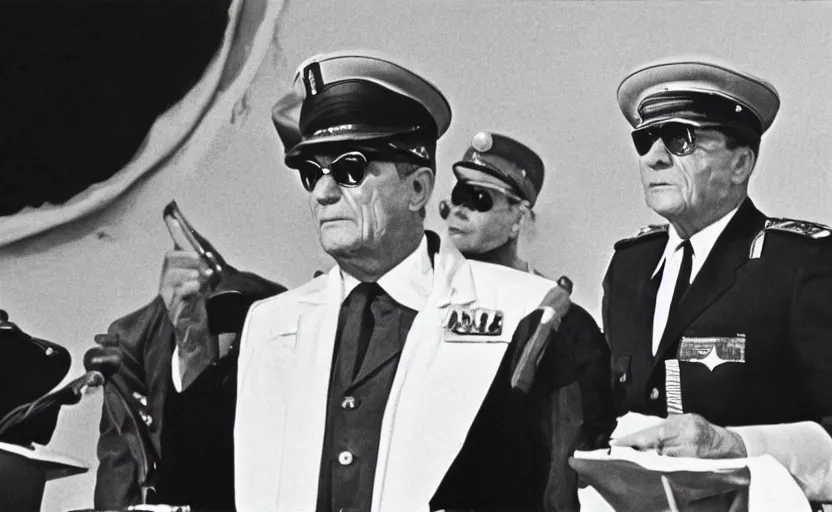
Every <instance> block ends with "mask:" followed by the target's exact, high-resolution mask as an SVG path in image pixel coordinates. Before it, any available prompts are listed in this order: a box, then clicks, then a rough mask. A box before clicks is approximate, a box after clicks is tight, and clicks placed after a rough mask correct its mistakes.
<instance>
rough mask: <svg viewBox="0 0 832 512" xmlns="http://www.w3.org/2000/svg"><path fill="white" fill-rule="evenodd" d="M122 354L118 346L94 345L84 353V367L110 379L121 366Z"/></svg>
mask: <svg viewBox="0 0 832 512" xmlns="http://www.w3.org/2000/svg"><path fill="white" fill-rule="evenodd" d="M121 363H122V355H121V351H120V350H119V349H118V348H116V347H106V346H103V347H93V348H91V349H89V350H87V352H86V353H85V354H84V369H85V370H87V371H88V372H96V373H98V374H99V375H101V377H102V378H103V379H105V380H106V379H109V378H110V377H111V376H112V375H113V374H114V373H116V372H117V371H118V370H119V368H121Z"/></svg>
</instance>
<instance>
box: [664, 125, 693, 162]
mask: <svg viewBox="0 0 832 512" xmlns="http://www.w3.org/2000/svg"><path fill="white" fill-rule="evenodd" d="M695 140H696V139H695V137H694V135H693V128H692V127H690V126H688V125H684V124H679V123H667V124H666V125H664V126H662V142H664V145H665V147H666V148H667V150H668V151H670V152H671V153H673V154H674V155H676V156H685V155H689V154H691V153H693V147H694V142H695Z"/></svg>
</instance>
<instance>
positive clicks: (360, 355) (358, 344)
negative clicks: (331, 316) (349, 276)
mask: <svg viewBox="0 0 832 512" xmlns="http://www.w3.org/2000/svg"><path fill="white" fill-rule="evenodd" d="M381 293H383V290H382V289H381V287H380V286H379V285H378V284H377V283H361V284H359V285H358V286H356V287H355V288H354V289H353V290H352V291H351V292H350V294H349V295H348V296H347V298H346V300H344V304H343V305H342V306H341V307H342V310H341V314H342V315H344V328H343V330H342V331H341V343H350V342H352V343H355V365H354V366H353V374H352V377H355V375H357V374H358V370H359V369H361V363H362V362H364V356H365V355H366V354H367V347H368V346H369V345H370V338H371V337H372V334H373V328H374V327H375V320H374V319H373V312H372V309H371V306H372V305H373V301H375V300H376V298H377V297H378V296H379V294H381Z"/></svg>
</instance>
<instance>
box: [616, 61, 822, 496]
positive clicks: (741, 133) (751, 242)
mask: <svg viewBox="0 0 832 512" xmlns="http://www.w3.org/2000/svg"><path fill="white" fill-rule="evenodd" d="M618 101H619V104H620V106H621V110H622V111H623V113H624V115H625V117H626V118H627V120H628V121H629V122H630V124H631V125H632V126H633V128H634V131H633V132H632V138H633V142H634V143H635V148H636V151H637V153H638V154H639V167H640V170H641V180H642V185H643V187H644V194H645V197H646V201H647V205H648V206H649V207H650V208H651V209H652V210H654V211H655V212H656V213H658V214H659V215H661V216H663V217H664V218H666V219H667V220H668V222H669V225H664V226H651V227H648V228H646V229H645V230H643V231H642V232H641V233H640V234H638V235H637V236H635V237H634V238H630V239H627V240H623V241H620V242H618V243H617V244H616V245H615V249H616V251H615V255H614V256H613V259H612V262H611V263H610V265H609V269H608V271H607V275H606V278H605V280H604V327H605V332H606V335H607V339H608V340H609V343H610V348H611V350H612V364H613V378H614V386H615V391H616V400H617V404H618V412H619V414H624V413H626V412H628V411H633V412H637V413H642V414H646V415H652V416H660V417H667V418H668V419H666V420H665V421H664V422H663V423H661V424H660V425H658V426H655V427H653V428H648V429H646V430H643V431H641V432H638V433H635V434H631V435H629V436H625V437H623V438H620V439H617V440H616V439H614V440H613V442H612V443H611V444H618V445H625V446H635V447H638V448H655V449H657V450H658V451H659V452H660V453H662V454H665V455H671V456H692V457H703V458H730V457H745V456H755V455H761V454H770V455H772V456H774V457H775V458H776V459H777V460H778V461H780V462H781V463H782V464H783V465H784V466H785V467H786V468H788V469H789V471H791V472H792V474H793V476H794V477H795V479H796V480H797V482H798V483H799V484H800V485H801V487H802V488H803V491H804V492H805V493H806V495H807V497H808V498H809V499H810V500H817V501H824V500H828V499H829V498H832V493H830V491H832V481H831V480H830V474H829V471H830V468H832V465H830V463H832V439H831V438H830V436H829V433H828V432H829V431H830V429H832V237H830V231H829V229H828V228H826V227H824V226H821V225H818V224H813V223H809V222H802V221H793V220H787V219H776V218H770V217H768V216H766V215H764V214H763V213H761V212H760V210H758V209H757V207H756V206H755V205H754V203H753V202H752V201H751V199H750V198H749V197H748V195H747V192H748V182H749V179H750V178H751V175H752V173H753V170H754V167H755V163H756V161H757V157H758V154H759V153H758V149H759V144H760V138H761V136H762V135H763V134H764V133H765V132H766V130H767V129H768V128H769V127H770V126H771V124H772V122H773V121H774V117H775V115H776V113H777V110H778V108H779V105H780V100H779V96H778V94H777V91H776V90H775V89H774V87H773V86H772V85H771V84H769V83H768V82H765V81H763V80H761V79H759V78H755V77H753V76H750V75H747V74H744V73H740V72H738V71H735V70H733V69H730V68H728V67H725V66H722V65H716V64H711V63H706V62H670V63H665V64H658V65H651V66H648V67H645V68H643V69H640V70H638V71H636V72H635V73H633V74H631V75H630V76H628V77H627V78H626V79H624V81H623V82H622V83H621V85H620V87H619V89H618Z"/></svg>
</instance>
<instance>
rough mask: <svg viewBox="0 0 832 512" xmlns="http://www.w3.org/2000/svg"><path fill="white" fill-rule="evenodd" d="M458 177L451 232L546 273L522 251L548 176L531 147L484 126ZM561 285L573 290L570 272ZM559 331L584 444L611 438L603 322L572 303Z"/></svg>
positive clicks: (465, 248) (509, 262) (466, 247)
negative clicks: (571, 356) (575, 376)
mask: <svg viewBox="0 0 832 512" xmlns="http://www.w3.org/2000/svg"><path fill="white" fill-rule="evenodd" d="M453 171H454V175H455V176H456V179H457V182H456V185H454V188H453V190H452V192H451V199H450V201H442V202H441V203H440V215H441V217H442V218H443V219H445V220H446V222H447V224H448V235H449V237H450V239H451V241H453V243H454V245H456V247H457V249H459V250H460V252H462V254H463V256H465V257H466V258H469V259H472V260H478V261H485V262H488V263H494V264H497V265H503V266H507V267H511V268H513V269H515V270H519V271H521V272H530V273H534V274H537V275H541V274H540V273H539V272H537V271H536V270H535V269H533V268H532V266H531V264H530V263H528V262H526V261H524V260H523V259H522V258H521V257H520V254H519V248H518V242H519V237H520V233H521V232H522V230H523V225H524V223H526V222H529V221H532V220H533V215H534V212H533V210H532V208H533V207H534V205H535V203H536V202H537V198H538V195H539V194H540V189H541V188H542V187H543V181H544V172H545V171H544V165H543V161H542V160H541V159H540V157H539V156H538V155H537V154H536V153H535V152H534V151H532V150H531V149H530V148H529V147H528V146H526V145H525V144H522V143H520V142H518V141H516V140H514V139H512V138H510V137H507V136H505V135H501V134H498V133H488V132H479V133H477V134H476V135H474V138H473V140H472V142H471V146H470V147H469V148H468V149H467V150H466V151H465V154H464V155H463V157H462V160H461V161H459V162H457V163H455V164H454V166H453ZM563 280H565V282H564V287H565V289H567V290H568V292H567V293H571V291H572V284H571V282H570V281H569V280H568V278H566V277H561V278H560V279H559V280H558V282H559V283H560V282H561V281H563ZM561 309H562V310H564V311H563V316H562V319H561V321H560V325H559V328H558V332H559V333H560V334H559V336H562V337H564V338H567V341H564V342H563V343H567V344H571V345H572V346H573V347H574V350H575V361H576V363H577V365H578V368H579V374H580V375H579V381H580V389H581V399H582V402H583V424H584V434H586V435H587V436H588V437H587V438H586V439H583V440H582V441H581V443H580V445H579V448H580V449H584V450H590V449H594V448H599V447H601V446H603V445H605V444H606V442H607V441H608V439H609V434H610V433H611V432H612V430H613V429H614V428H615V409H614V407H613V397H612V386H611V377H610V350H609V347H608V346H607V341H606V339H605V338H604V335H603V334H601V331H600V329H598V324H596V323H595V320H594V319H593V318H592V316H591V315H590V314H589V313H587V312H586V310H585V309H583V308H582V307H580V306H579V305H577V304H574V303H571V302H567V304H566V307H565V308H561Z"/></svg>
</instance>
